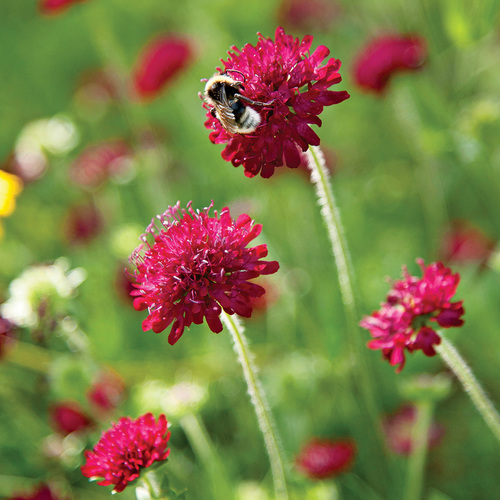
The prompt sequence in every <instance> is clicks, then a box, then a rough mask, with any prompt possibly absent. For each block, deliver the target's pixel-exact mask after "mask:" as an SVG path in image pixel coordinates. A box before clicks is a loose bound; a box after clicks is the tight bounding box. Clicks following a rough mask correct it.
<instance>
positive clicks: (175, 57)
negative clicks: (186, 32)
mask: <svg viewBox="0 0 500 500" xmlns="http://www.w3.org/2000/svg"><path fill="white" fill-rule="evenodd" d="M191 59H192V50H191V47H190V45H189V43H188V42H187V40H185V39H184V38H181V37H179V36H176V35H170V34H169V35H161V36H159V37H157V38H155V39H154V40H152V41H151V42H150V43H149V44H148V45H147V47H146V48H145V49H144V52H143V53H142V54H141V55H140V56H139V59H138V60H137V61H136V63H135V67H134V71H133V83H134V88H135V91H136V93H137V95H138V96H139V97H141V98H152V97H156V96H157V95H158V94H159V93H160V92H161V91H162V90H163V89H164V88H165V86H166V85H167V84H168V83H170V82H171V81H172V80H173V79H174V78H175V77H176V76H177V75H178V74H179V73H180V72H181V71H182V70H183V69H184V68H186V66H187V65H188V64H189V63H190V61H191Z"/></svg>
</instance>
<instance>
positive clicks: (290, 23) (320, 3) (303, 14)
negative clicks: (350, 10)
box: [278, 0, 341, 32]
mask: <svg viewBox="0 0 500 500" xmlns="http://www.w3.org/2000/svg"><path fill="white" fill-rule="evenodd" d="M340 14H341V8H340V6H339V5H338V4H337V3H335V2H333V1H332V0H283V1H282V2H281V5H280V7H279V9H278V19H280V22H281V24H282V25H284V26H285V27H287V28H292V29H298V30H302V31H306V32H307V31H318V30H319V31H326V30H328V29H329V28H331V26H332V24H333V23H334V22H335V21H336V20H337V19H338V18H339V17H340Z"/></svg>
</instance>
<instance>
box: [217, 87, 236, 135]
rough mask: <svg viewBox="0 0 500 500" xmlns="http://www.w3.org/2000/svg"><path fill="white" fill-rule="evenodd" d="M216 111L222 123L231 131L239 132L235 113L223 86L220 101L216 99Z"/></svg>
mask: <svg viewBox="0 0 500 500" xmlns="http://www.w3.org/2000/svg"><path fill="white" fill-rule="evenodd" d="M214 106H215V111H216V113H217V118H218V119H219V121H220V123H221V125H222V126H223V127H224V128H225V129H226V130H227V131H228V132H229V133H230V134H237V133H238V124H237V123H236V120H235V119H234V113H233V110H232V108H231V105H230V104H229V101H228V99H227V96H226V89H225V87H224V86H222V90H221V94H220V102H218V101H214Z"/></svg>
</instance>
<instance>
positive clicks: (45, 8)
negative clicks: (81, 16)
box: [39, 0, 85, 14]
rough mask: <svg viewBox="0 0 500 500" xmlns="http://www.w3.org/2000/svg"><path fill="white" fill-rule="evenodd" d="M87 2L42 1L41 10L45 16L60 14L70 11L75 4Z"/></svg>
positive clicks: (70, 0)
mask: <svg viewBox="0 0 500 500" xmlns="http://www.w3.org/2000/svg"><path fill="white" fill-rule="evenodd" d="M84 1H85V0H40V4H39V5H40V10H41V12H42V13H43V14H59V13H60V12H62V11H63V10H66V9H68V8H69V7H71V6H72V5H73V4H76V3H81V2H84Z"/></svg>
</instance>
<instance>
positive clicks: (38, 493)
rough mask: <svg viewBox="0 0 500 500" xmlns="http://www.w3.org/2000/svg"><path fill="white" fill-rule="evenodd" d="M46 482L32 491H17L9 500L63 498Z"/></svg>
mask: <svg viewBox="0 0 500 500" xmlns="http://www.w3.org/2000/svg"><path fill="white" fill-rule="evenodd" d="M61 499H62V497H59V496H57V495H56V494H55V493H54V492H53V491H52V490H51V489H50V488H49V487H48V486H47V485H46V484H41V485H40V486H38V487H37V488H36V489H35V490H33V491H31V492H30V493H17V494H15V495H14V496H12V497H9V498H8V499H7V500H61Z"/></svg>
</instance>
